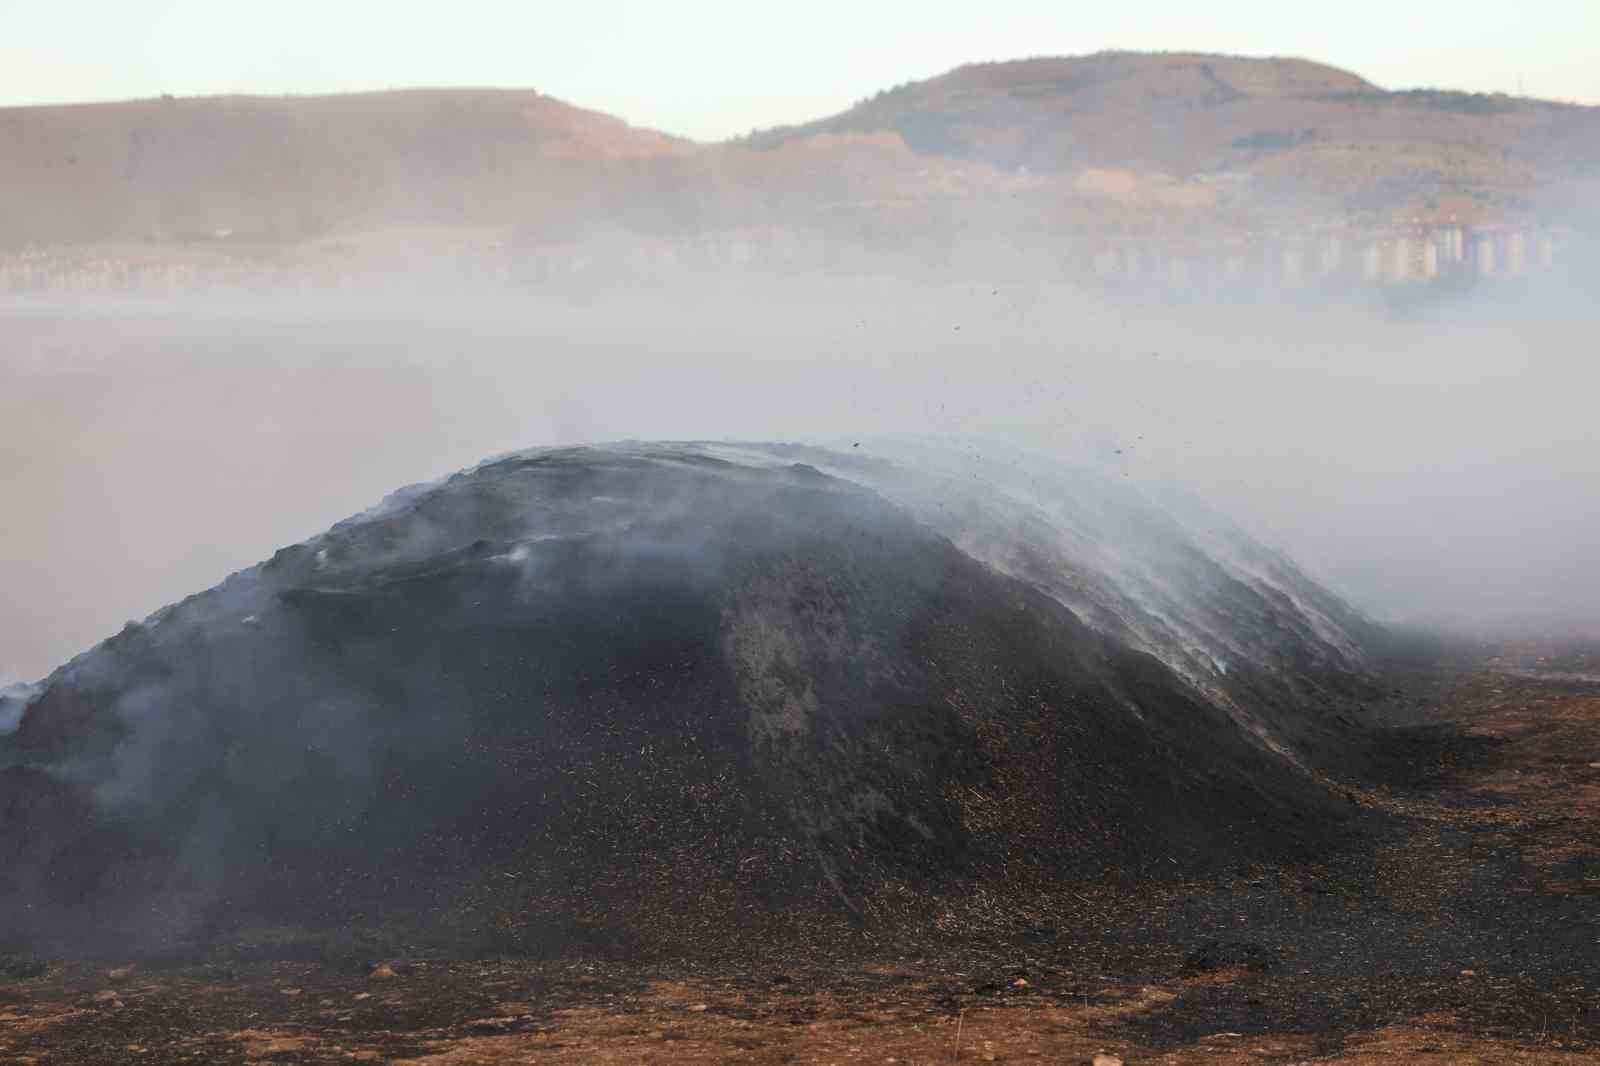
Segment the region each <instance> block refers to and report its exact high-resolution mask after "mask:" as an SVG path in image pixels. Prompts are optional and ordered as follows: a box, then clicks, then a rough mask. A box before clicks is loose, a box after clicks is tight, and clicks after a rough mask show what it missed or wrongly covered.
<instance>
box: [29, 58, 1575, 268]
mask: <svg viewBox="0 0 1600 1066" xmlns="http://www.w3.org/2000/svg"><path fill="white" fill-rule="evenodd" d="M0 145H4V148H5V150H4V151H3V152H0V247H4V246H11V247H18V246H21V245H26V244H28V243H34V244H72V243H82V242H99V243H102V244H104V243H108V242H111V243H114V242H142V243H147V244H148V243H155V244H160V245H165V246H172V245H174V244H175V243H184V242H188V243H189V244H191V245H196V246H202V247H203V246H204V245H205V244H206V242H212V243H215V242H217V241H218V240H226V241H227V242H230V247H239V246H257V247H261V246H265V247H267V248H273V249H281V248H284V247H285V246H303V245H306V244H307V243H314V241H315V240H316V239H325V238H329V237H340V236H349V235H353V234H360V233H371V232H374V231H385V230H387V231H400V232H402V233H406V232H415V231H417V230H419V229H423V228H432V229H434V230H440V229H450V230H455V231H473V230H481V231H484V233H485V234H486V236H484V237H483V239H482V241H480V242H479V243H480V244H481V245H483V246H495V242H497V241H501V240H503V239H508V238H509V239H512V240H522V241H528V242H531V243H533V244H535V245H548V244H550V243H551V242H556V243H560V242H564V241H573V240H578V239H584V240H593V239H596V237H597V235H598V236H599V237H601V238H607V237H613V236H615V235H617V234H619V233H620V234H630V235H634V236H638V235H654V236H666V237H669V238H671V239H673V240H676V241H678V242H679V243H680V247H679V248H678V249H677V250H678V251H679V252H680V253H681V252H682V251H683V250H684V248H683V245H684V243H685V238H695V237H698V236H703V235H705V234H708V233H724V234H726V233H730V232H739V231H757V230H759V231H763V232H766V233H767V234H768V235H769V236H770V235H771V234H773V233H774V232H778V231H781V233H782V237H781V241H780V243H784V242H787V243H788V244H792V245H794V246H795V248H796V249H797V250H796V251H795V253H794V254H795V255H796V256H797V257H798V258H800V259H805V260H815V259H825V258H826V256H827V255H828V254H835V252H834V251H833V250H836V249H839V248H843V247H846V246H849V245H852V244H863V245H871V246H875V247H878V248H879V249H880V250H882V249H887V248H898V249H903V250H904V251H906V252H907V253H909V255H910V257H911V258H913V259H915V260H918V261H928V260H930V259H937V258H939V257H940V256H941V255H944V254H945V251H944V250H943V249H942V248H941V247H940V246H941V244H942V245H946V246H970V245H972V244H974V243H975V242H978V243H981V242H982V241H983V240H985V239H995V240H998V241H1000V242H1001V243H1002V244H1005V245H1008V246H1011V247H1016V246H1017V245H1019V244H1028V243H1032V244H1037V245H1040V246H1042V247H1044V248H1047V249H1056V248H1058V247H1059V243H1060V241H1061V239H1062V238H1063V237H1069V236H1072V235H1084V234H1087V235H1091V236H1103V235H1105V234H1106V233H1108V232H1113V231H1118V230H1121V229H1126V228H1129V227H1134V228H1138V227H1149V226H1156V227H1159V226H1168V227H1176V226H1181V227H1185V228H1187V229H1190V230H1193V229H1196V228H1199V229H1212V230H1213V231H1214V230H1215V229H1216V228H1223V229H1229V228H1231V229H1240V228H1248V227H1251V226H1256V225H1260V224H1263V223H1271V222H1272V221H1273V219H1274V217H1275V216H1279V219H1280V221H1281V220H1283V219H1291V218H1294V219H1301V220H1304V219H1307V218H1310V219H1314V220H1318V219H1320V220H1324V221H1326V220H1336V219H1349V218H1352V217H1359V218H1362V219H1364V220H1365V221H1368V222H1370V221H1373V220H1389V219H1391V218H1392V216H1393V215H1394V214H1395V213H1396V212H1413V211H1429V212H1442V213H1445V214H1454V215H1457V216H1459V217H1461V218H1462V219H1463V220H1468V221H1472V220H1478V219H1495V218H1501V217H1503V216H1505V215H1507V214H1521V215H1526V214H1528V213H1530V212H1534V211H1544V212H1545V213H1546V214H1547V215H1549V216H1550V217H1552V218H1555V219H1559V220H1577V221H1580V222H1583V221H1585V220H1588V221H1596V220H1595V219H1594V218H1593V204H1594V203H1595V202H1596V198H1595V196H1594V195H1593V194H1594V192H1595V190H1596V189H1600V108H1592V107H1577V106H1570V105H1564V104H1557V103H1551V102H1546V101H1539V100H1527V99H1515V98H1511V97H1506V96H1498V95H1496V96H1484V95H1475V94H1469V93H1459V92H1448V91H1406V92H1389V91H1385V90H1383V89H1380V88H1378V87H1376V86H1374V85H1371V84H1370V83H1368V82H1366V81H1364V80H1362V79H1361V78H1359V77H1357V76H1355V75H1353V74H1350V73H1347V72H1344V71H1340V70H1337V69H1335V68H1332V67H1328V66H1324V65H1321V64H1317V63H1312V62H1308V61H1305V60H1290V59H1242V58H1237V57H1230V56H1213V55H1185V54H1133V53H1102V54H1098V55H1091V56H1082V57H1067V58H1047V59H1030V60H1022V61H1017V62H1007V63H984V64H976V65H972V66H965V67H961V68H958V69H956V70H953V71H951V72H950V73H948V74H945V75H943V76H941V77H937V78H933V79H931V80H928V81H925V82H918V83H914V84H908V85H902V86H900V87H898V88H895V89H892V90H888V91H885V92H882V93H879V94H878V95H877V96H874V97H873V98H871V99H870V100H866V101H863V102H862V103H861V104H859V105H858V106H856V107H854V108H852V109H851V110H849V111H847V112H845V113H843V114H841V115H836V116H834V117H831V118H825V119H821V120H819V121H816V122H813V123H809V124H806V125H802V126H796V127H789V128H783V129H775V130H769V131H766V132H764V133H758V134H754V135H752V136H751V137H749V138H744V139H741V140H739V141H737V142H733V143H729V144H723V145H695V144H691V143H689V142H685V141H681V140H677V139H674V138H671V137H668V136H666V135H663V134H660V133H656V132H652V131H649V130H641V129H634V128H631V127H629V126H627V125H626V124H625V123H623V122H621V121H620V120H618V119H615V118H612V117H610V116H606V115H601V114H597V113H595V112H591V111H583V110H580V109H578V108H575V107H571V106H569V105H566V104H563V103H560V102H558V101H556V100H553V99H551V98H549V97H546V96H541V95H540V94H538V93H534V92H524V91H487V90H417V91H405V92H389V93H366V94H354V95H347V96H326V97H285V98H258V97H216V98H199V99H162V100H146V101H135V102H129V103H120V104H96V105H77V106H70V107H29V108H9V109H0ZM808 242H810V243H811V244H815V245H816V246H817V247H818V248H822V249H823V251H818V250H817V248H810V249H809V250H807V249H808V247H809V245H808ZM919 242H920V244H919ZM402 243H404V242H402ZM411 243H416V241H415V239H412V240H411ZM688 243H692V241H690V242H688Z"/></svg>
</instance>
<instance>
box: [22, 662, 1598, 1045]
mask: <svg viewBox="0 0 1600 1066" xmlns="http://www.w3.org/2000/svg"><path fill="white" fill-rule="evenodd" d="M1527 661H1528V660H1527V659H1526V656H1521V655H1517V656H1511V657H1508V658H1506V659H1503V660H1501V661H1500V662H1498V663H1495V664H1493V665H1494V667H1495V668H1494V669H1487V670H1479V671H1476V672H1472V673H1468V674H1463V675H1460V676H1457V677H1453V678H1450V679H1446V680H1442V681H1441V680H1435V681H1433V682H1432V683H1430V684H1429V685H1419V686H1418V687H1417V688H1416V689H1415V690H1414V691H1413V692H1412V693H1410V694H1409V695H1408V696H1407V698H1406V699H1405V700H1403V701H1396V704H1395V706H1393V707H1391V708H1390V709H1389V710H1388V711H1386V712H1384V716H1385V718H1386V722H1385V724H1384V725H1382V726H1381V727H1378V728H1376V729H1375V730H1374V732H1373V738H1372V740H1371V743H1372V745H1373V747H1374V754H1379V755H1382V756H1384V757H1383V758H1381V759H1378V760H1375V765H1380V766H1382V767H1383V770H1382V771H1381V773H1379V774H1377V775H1376V776H1371V777H1369V778H1368V779H1367V780H1365V781H1363V782H1349V783H1348V785H1349V791H1350V794H1351V796H1352V797H1353V798H1354V800H1355V801H1356V802H1357V803H1358V804H1359V805H1360V806H1361V807H1362V808H1363V809H1364V810H1365V811H1367V812H1368V813H1369V814H1371V815H1372V816H1373V817H1372V824H1373V825H1374V827H1375V828H1374V831H1373V832H1372V833H1371V834H1370V835H1368V836H1366V837H1364V838H1363V839H1362V842H1360V843H1353V844H1351V845H1350V846H1347V847H1346V848H1344V849H1343V850H1341V851H1339V852H1337V853H1335V854H1333V855H1331V856H1329V857H1324V858H1323V859H1321V860H1318V861H1310V862H1283V861H1280V862H1265V863H1264V862H1261V861H1259V860H1255V861H1251V862H1248V863H1245V864H1243V865H1238V866H1231V867H1230V866H1227V865H1222V866H1220V867H1218V869H1217V871H1216V872H1213V873H1211V874H1209V875H1207V876H1205V877H1204V878H1202V879H1188V880H1178V879H1173V880H1166V881H1163V880H1160V879H1154V878H1151V879H1140V880H1133V879H1118V880H1117V881H1116V882H1115V883H1113V882H1112V881H1109V880H1105V879H1102V880H1097V881H1085V882H1084V883H1082V884H1080V885H1079V886H1078V887H1077V888H1076V889H1068V890H1065V891H1061V890H1054V891H1053V892H1052V895H1051V897H1050V898H1048V899H1039V900H1026V899H1020V900H1005V901H998V900H996V901H984V900H974V901H970V905H969V906H966V907H964V908H962V909H961V910H960V911H959V912H957V911H955V910H952V911H951V912H950V914H949V916H948V917H947V919H946V920H943V921H941V920H940V919H939V918H938V917H937V916H936V917H935V918H934V919H933V920H932V921H930V922H928V923H926V924H925V925H923V926H921V927H919V928H920V931H918V932H897V933H895V934H893V935H887V934H879V933H874V932H873V931H871V930H870V929H865V928H864V929H858V930H855V931H853V932H851V933H849V934H848V935H842V936H841V935H834V932H835V931H829V935H819V936H818V937H816V938H815V939H814V940H807V939H804V938H801V939H786V940H783V941H774V942H773V944H772V945H770V946H767V947H765V948H761V947H755V948H751V947H748V946H746V947H744V948H742V949H740V950H737V951H734V950H729V951H725V952H722V953H720V954H719V953H718V952H710V953H707V954H706V955H704V956H700V957H695V958H692V959H673V958H659V957H658V958H653V959H651V960H649V961H646V962H640V961H628V960H625V959H621V958H618V957H617V954H616V952H615V951H610V950H597V951H596V952H595V955H594V957H584V955H583V954H582V953H581V952H580V953H579V954H577V955H572V954H569V955H567V956H565V957H563V958H560V959H535V958H513V959H488V960H483V959H476V960H468V959H459V958H443V957H438V956H431V955H423V954H420V953H419V954H408V953H406V952H405V950H404V945H397V944H385V945H383V946H382V950H386V951H392V952H393V957H392V958H389V959H387V960H381V961H380V960H372V959H368V958H365V957H364V956H363V955H362V952H361V951H359V950H354V949H350V948H349V947H348V945H346V946H337V945H336V946H333V947H328V946H326V945H324V946H322V947H321V948H319V947H318V946H317V945H316V944H310V945H309V947H308V942H307V941H306V940H305V939H303V938H301V939H297V938H296V937H295V935H294V934H293V932H292V931H284V930H260V931H258V932H257V934H256V935H255V936H254V937H245V938H239V939H236V940H234V941H233V942H231V943H229V944H227V945H222V946H218V947H215V948H213V949H211V950H210V951H209V953H208V954H207V955H205V956H204V957H197V958H190V959H175V960H172V961H170V962H167V963H165V964H162V963H157V962H150V961H145V962H140V963H138V964H137V965H135V966H133V967H132V968H131V969H125V967H126V965H127V963H126V960H122V959H102V960H97V961H94V962H87V961H77V962H68V963H62V962H52V961H51V960H48V959H46V960H29V959H26V958H21V957H18V956H15V955H13V956H8V957H5V958H3V959H0V964H3V965H4V966H6V967H7V968H8V970H9V972H10V974H12V975H16V976H7V977H0V1061H6V1062H42V1063H88V1062H148V1063H164V1062H283V1063H291V1062H350V1061H396V1062H404V1061H419V1062H436V1063H477V1062H483V1063H494V1062H525V1061H541V1062H543V1061H548V1062H553V1063H555V1062H562V1063H567V1062H571V1063H576V1062H628V1063H638V1062H724V1061H730V1062H731V1061H748V1062H763V1063H764V1062H774V1063H777V1062H838V1063H844V1062H880V1063H881V1062H896V1063H928V1062H953V1061H958V1060H970V1061H1029V1060H1043V1061H1064V1062H1088V1061H1090V1060H1091V1059H1092V1058H1093V1056H1094V1055H1095V1054H1097V1053H1106V1054H1114V1055H1116V1056H1119V1057H1121V1058H1122V1059H1123V1060H1124V1061H1126V1062H1128V1063H1137V1062H1190V1061H1195V1062H1221V1063H1226V1062H1252V1063H1254V1062H1263V1063H1273V1062H1279V1063H1291V1062H1338V1063H1367V1062H1396V1061H1399V1062H1411V1061H1417V1062H1450V1063H1463V1062H1465V1063H1471V1062H1485V1063H1487V1062H1496V1063H1498V1062H1589V1061H1600V833H1597V832H1596V831H1595V819H1596V816H1597V815H1600V684H1594V683H1588V682H1583V681H1575V680H1570V679H1567V680H1546V679H1541V678H1535V677H1529V676H1525V674H1526V673H1527V672H1528V671H1527V670H1525V669H1524V667H1525V665H1526V662H1527ZM1531 662H1532V663H1533V665H1534V666H1540V665H1547V664H1538V663H1537V661H1536V659H1535V660H1531ZM1558 665H1567V661H1566V660H1563V661H1562V663H1560V664H1558ZM1505 671H1509V672H1505ZM1559 672H1560V673H1563V674H1565V673H1572V672H1580V673H1581V672H1582V671H1576V670H1574V671H1565V670H1563V671H1559ZM1375 716H1376V715H1375ZM986 909H992V910H993V911H994V912H995V913H996V914H999V913H1000V912H1004V913H1005V914H1006V915H1007V918H1006V920H1004V921H1001V920H999V919H997V920H996V921H994V922H993V923H986V922H985V921H984V919H983V915H984V913H985V911H986ZM1019 913H1020V914H1022V915H1024V916H1025V917H1026V916H1027V915H1028V914H1029V913H1034V914H1035V916H1036V918H1037V920H1036V921H1034V922H1032V923H1031V924H1030V923H1029V922H1028V921H1022V922H1018V921H1016V920H1015V918H1016V915H1018V914H1019ZM743 943H745V944H746V945H748V943H749V942H748V941H744V942H743ZM368 950H369V951H370V950H376V949H373V948H369V949H368ZM374 962H375V963H376V965H374ZM39 966H43V967H44V972H43V973H42V974H38V975H36V976H24V975H26V974H28V973H30V972H32V970H33V969H36V968H37V967H39Z"/></svg>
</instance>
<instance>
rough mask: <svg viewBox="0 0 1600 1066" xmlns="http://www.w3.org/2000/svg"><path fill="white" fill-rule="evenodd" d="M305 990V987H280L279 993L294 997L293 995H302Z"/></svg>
mask: <svg viewBox="0 0 1600 1066" xmlns="http://www.w3.org/2000/svg"><path fill="white" fill-rule="evenodd" d="M304 992H305V989H303V988H280V989H278V994H279V995H280V996H291V997H292V996H298V995H301V994H302V993H304Z"/></svg>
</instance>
